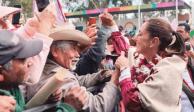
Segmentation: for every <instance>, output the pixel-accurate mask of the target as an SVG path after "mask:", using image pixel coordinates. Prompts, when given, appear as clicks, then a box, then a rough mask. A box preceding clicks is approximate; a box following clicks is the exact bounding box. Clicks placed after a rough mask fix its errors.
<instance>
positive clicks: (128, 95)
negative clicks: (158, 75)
mask: <svg viewBox="0 0 194 112" xmlns="http://www.w3.org/2000/svg"><path fill="white" fill-rule="evenodd" d="M157 63H158V58H157V57H154V58H153V60H152V62H147V60H146V59H145V58H143V59H140V62H139V64H138V65H137V66H133V67H132V68H131V78H126V79H124V80H123V81H121V82H120V87H121V95H122V98H123V99H122V100H123V103H124V105H125V107H126V108H127V110H128V111H129V112H146V110H145V109H143V107H142V105H141V102H140V99H139V91H138V89H137V87H136V84H139V83H142V82H143V81H144V80H145V79H146V77H147V76H148V75H150V74H151V73H152V68H153V66H154V65H156V64H157ZM143 67H144V69H145V67H146V68H147V70H149V71H145V70H144V69H142V68H143Z"/></svg>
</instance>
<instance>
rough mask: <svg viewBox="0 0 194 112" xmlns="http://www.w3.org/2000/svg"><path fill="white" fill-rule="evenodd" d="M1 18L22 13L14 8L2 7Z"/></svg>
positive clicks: (0, 8) (0, 9) (0, 7)
mask: <svg viewBox="0 0 194 112" xmlns="http://www.w3.org/2000/svg"><path fill="white" fill-rule="evenodd" d="M0 11H1V13H0V18H2V17H4V16H7V15H9V14H14V13H17V12H20V11H21V9H20V8H14V7H6V6H0Z"/></svg>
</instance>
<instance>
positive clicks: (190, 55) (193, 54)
mask: <svg viewBox="0 0 194 112" xmlns="http://www.w3.org/2000/svg"><path fill="white" fill-rule="evenodd" d="M185 54H186V56H188V57H191V58H193V59H194V51H186V52H185Z"/></svg>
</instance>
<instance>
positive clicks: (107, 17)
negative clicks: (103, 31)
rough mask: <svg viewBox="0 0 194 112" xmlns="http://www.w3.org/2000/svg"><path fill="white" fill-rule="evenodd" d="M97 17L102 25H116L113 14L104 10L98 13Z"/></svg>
mask: <svg viewBox="0 0 194 112" xmlns="http://www.w3.org/2000/svg"><path fill="white" fill-rule="evenodd" d="M99 18H100V19H101V22H102V25H104V26H114V25H116V22H115V21H114V19H113V16H112V15H111V14H110V13H108V12H106V11H105V12H104V13H102V14H100V15H99Z"/></svg>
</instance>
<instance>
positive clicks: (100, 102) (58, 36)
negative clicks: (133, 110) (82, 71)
mask: <svg viewBox="0 0 194 112" xmlns="http://www.w3.org/2000/svg"><path fill="white" fill-rule="evenodd" d="M101 16H102V17H101V21H102V25H103V26H104V27H106V28H107V29H109V28H110V27H112V26H114V25H115V23H114V21H113V18H112V16H110V15H109V14H108V13H106V14H102V15H101ZM99 32H100V33H99V36H104V35H105V33H106V32H102V31H99ZM50 37H52V38H53V39H54V42H53V43H52V45H51V50H50V54H49V57H48V59H47V62H46V65H45V68H44V71H43V75H42V76H41V80H40V82H39V84H37V85H34V86H31V87H30V88H29V90H28V92H29V93H31V94H32V95H34V94H35V93H36V92H37V91H38V90H39V88H40V87H41V86H42V85H44V83H45V82H46V81H47V79H48V78H49V77H51V76H53V75H54V74H55V73H56V69H58V68H63V69H67V70H70V71H71V70H72V69H73V68H75V66H76V61H77V58H79V53H78V45H88V44H90V39H89V38H88V37H87V36H86V34H84V33H82V32H80V31H76V30H67V29H66V30H64V29H63V28H62V27H56V29H55V30H53V33H51V34H50ZM88 69H89V68H88ZM104 73H105V71H100V72H98V73H95V74H92V75H91V74H87V75H83V76H78V75H77V74H75V73H74V72H71V73H69V74H64V75H65V79H66V80H67V82H68V83H65V84H64V85H63V87H62V89H63V91H65V92H64V96H63V97H64V102H65V103H68V104H70V105H72V106H73V107H74V108H76V109H77V111H80V110H83V111H89V112H110V111H111V110H112V109H113V108H114V106H115V105H116V103H117V97H118V94H119V89H118V88H117V82H116V81H115V80H116V79H115V78H114V76H113V77H112V78H111V81H110V82H107V83H106V84H105V87H104V88H103V92H102V93H98V94H97V95H93V94H91V93H90V92H88V91H86V90H85V89H84V87H86V88H87V87H91V86H94V85H95V84H96V83H97V82H98V81H100V80H102V79H104V75H103V74H104ZM81 86H84V87H81ZM32 95H31V96H32ZM31 96H29V99H30V97H31ZM110 101H111V103H110Z"/></svg>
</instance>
